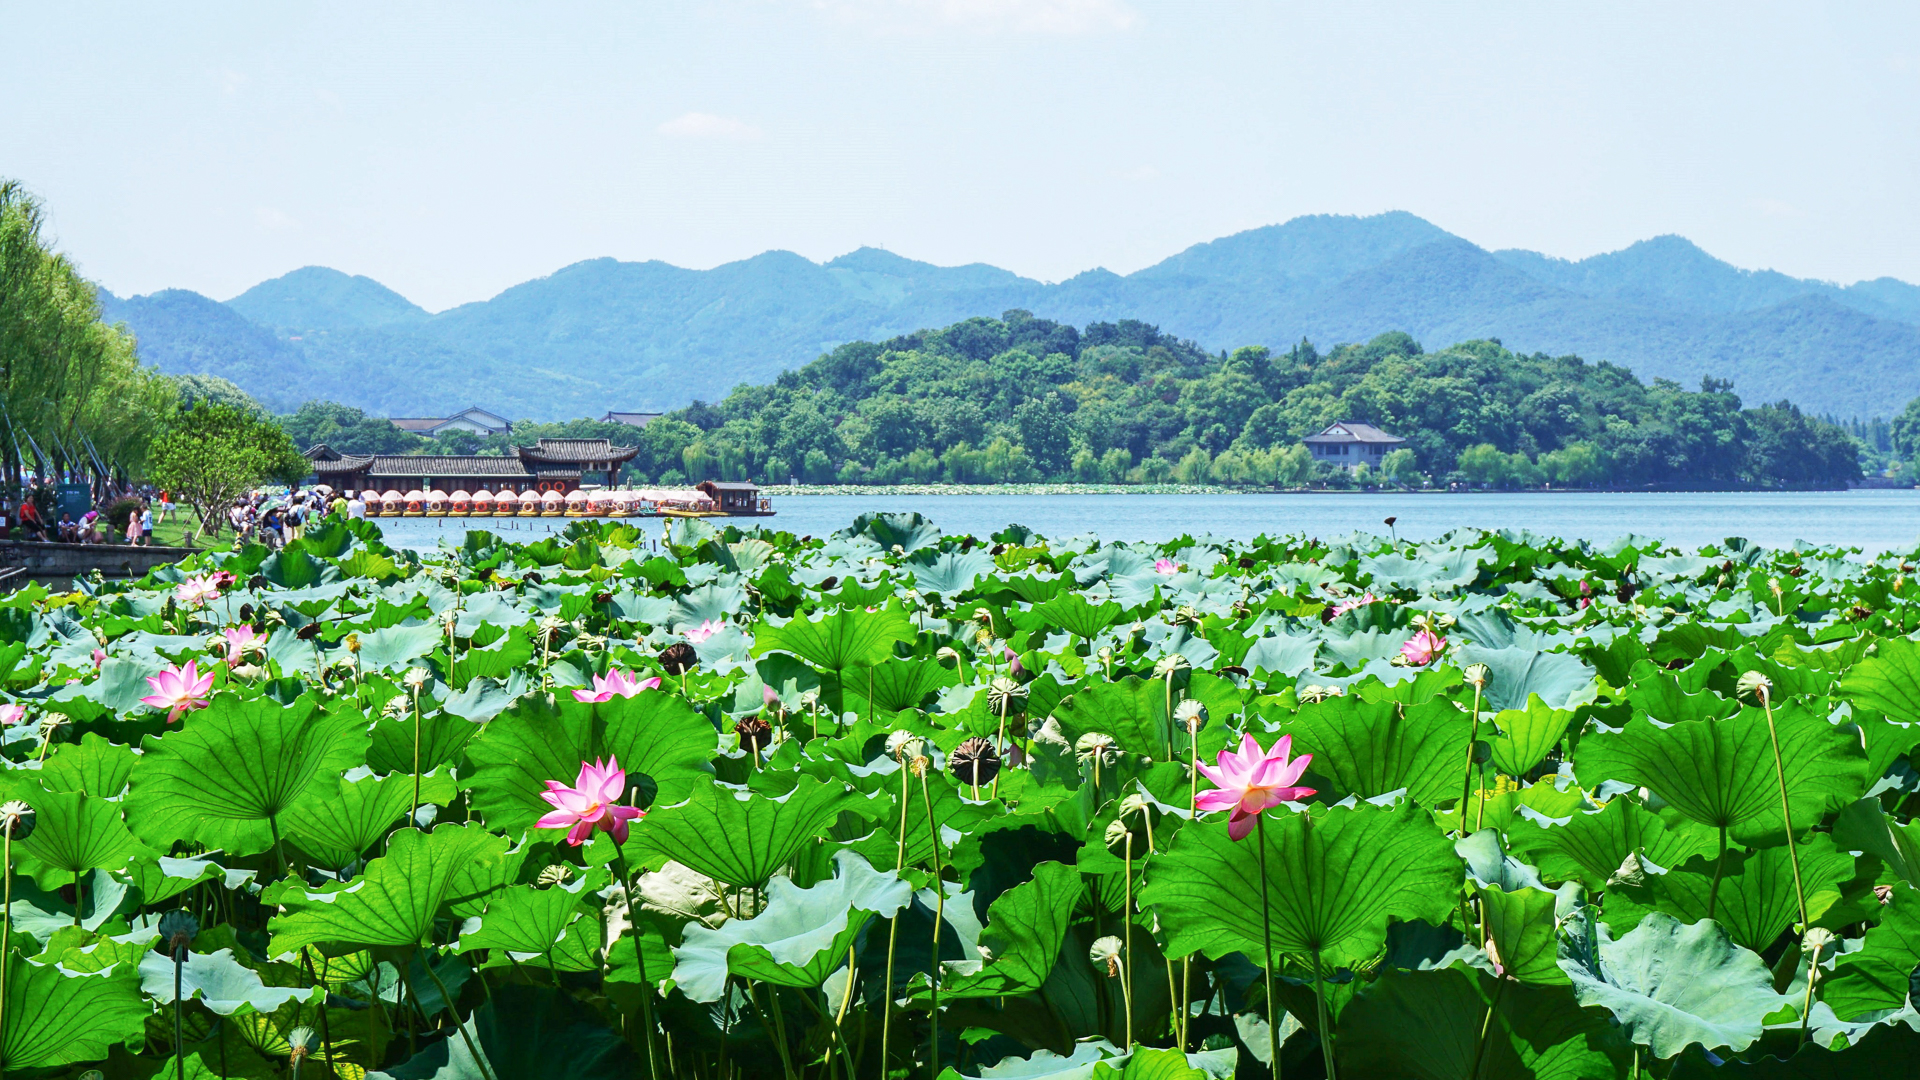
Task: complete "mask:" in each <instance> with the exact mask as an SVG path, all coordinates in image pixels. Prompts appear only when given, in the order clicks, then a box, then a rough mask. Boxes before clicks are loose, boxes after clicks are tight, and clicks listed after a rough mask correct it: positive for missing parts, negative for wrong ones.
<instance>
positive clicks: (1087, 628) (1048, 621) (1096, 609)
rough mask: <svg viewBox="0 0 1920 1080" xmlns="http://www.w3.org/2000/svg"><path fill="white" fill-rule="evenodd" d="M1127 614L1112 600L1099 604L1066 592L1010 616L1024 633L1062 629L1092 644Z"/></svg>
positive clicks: (1077, 594)
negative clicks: (1102, 632)
mask: <svg viewBox="0 0 1920 1080" xmlns="http://www.w3.org/2000/svg"><path fill="white" fill-rule="evenodd" d="M1125 614H1126V609H1125V608H1122V607H1121V606H1120V605H1119V604H1116V603H1114V602H1113V601H1111V600H1103V601H1101V602H1100V603H1098V604H1095V603H1093V602H1092V601H1089V600H1088V599H1087V597H1086V594H1084V593H1078V592H1063V593H1061V594H1060V595H1058V596H1055V597H1053V598H1051V599H1049V600H1045V601H1043V602H1041V603H1038V604H1035V605H1033V606H1032V607H1030V608H1025V609H1021V610H1015V611H1010V612H1008V613H1007V617H1008V618H1009V619H1011V620H1012V621H1013V625H1015V626H1017V627H1019V628H1020V629H1022V630H1040V629H1059V630H1064V631H1066V632H1067V633H1069V634H1073V635H1074V636H1076V637H1078V638H1080V639H1081V640H1083V641H1092V640H1093V639H1094V638H1095V637H1096V636H1098V635H1099V633H1100V631H1102V630H1105V629H1106V628H1107V627H1109V626H1112V625H1113V624H1114V623H1117V622H1119V621H1120V619H1121V617H1122V616H1124V615H1125Z"/></svg>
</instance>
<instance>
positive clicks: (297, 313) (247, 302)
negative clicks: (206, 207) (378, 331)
mask: <svg viewBox="0 0 1920 1080" xmlns="http://www.w3.org/2000/svg"><path fill="white" fill-rule="evenodd" d="M227 306H228V307H231V308H232V309H233V310H235V311H237V312H239V313H240V314H242V315H244V316H246V318H247V320H248V321H250V322H253V323H257V324H258V325H260V326H272V327H279V328H281V329H285V330H347V329H358V328H362V327H369V326H387V325H390V324H393V323H408V322H421V321H423V320H425V319H426V318H427V312H426V311H425V309H423V308H421V307H420V306H419V305H417V304H415V303H413V302H412V301H411V300H408V299H407V298H406V297H404V296H401V295H400V294H399V293H397V292H394V291H393V290H392V289H389V288H387V287H386V286H385V285H382V284H380V283H379V282H377V281H375V280H373V279H372V278H370V277H365V276H362V275H358V274H343V273H341V272H340V271H338V270H334V269H331V268H329V267H325V266H303V267H301V268H300V269H298V270H295V271H293V272H291V273H287V274H282V275H280V276H279V277H277V278H274V279H272V280H271V281H263V282H261V283H260V284H258V285H255V286H254V287H253V288H251V289H248V290H247V291H246V292H243V293H241V294H240V295H239V296H236V297H234V298H233V299H231V300H229V301H227Z"/></svg>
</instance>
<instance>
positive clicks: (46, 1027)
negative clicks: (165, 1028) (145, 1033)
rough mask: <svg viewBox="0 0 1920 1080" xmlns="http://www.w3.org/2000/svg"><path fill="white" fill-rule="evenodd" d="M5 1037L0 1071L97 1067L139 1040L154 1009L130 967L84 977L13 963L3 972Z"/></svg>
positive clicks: (50, 967)
mask: <svg viewBox="0 0 1920 1080" xmlns="http://www.w3.org/2000/svg"><path fill="white" fill-rule="evenodd" d="M6 995H7V997H6V1005H7V1007H6V1021H7V1024H6V1033H5V1040H4V1042H0V1069H8V1070H11V1069H40V1068H51V1067H53V1066H56V1065H67V1064H70V1063H72V1062H76V1061H97V1060H99V1059H101V1058H104V1057H106V1056H107V1051H108V1050H109V1049H111V1048H112V1047H113V1046H114V1044H116V1043H124V1042H126V1041H127V1040H129V1039H137V1038H138V1037H139V1036H140V1033H141V1030H142V1028H143V1027H144V1026H145V1024H146V1020H147V1017H148V1016H149V1015H151V1013H152V1011H153V1009H152V1006H150V1005H148V1004H147V1002H146V1000H145V999H144V998H142V997H141V996H140V976H139V973H138V972H136V971H135V970H134V969H133V967H132V966H131V965H125V964H117V965H114V966H113V967H111V968H109V969H107V970H104V971H101V972H97V973H87V974H73V973H70V972H68V971H66V970H64V969H63V968H61V967H60V965H58V964H40V963H35V962H34V961H32V960H26V959H23V958H20V957H16V958H14V959H13V961H12V962H11V963H10V964H9V965H8V966H7V985H6Z"/></svg>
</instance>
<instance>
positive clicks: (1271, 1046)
mask: <svg viewBox="0 0 1920 1080" xmlns="http://www.w3.org/2000/svg"><path fill="white" fill-rule="evenodd" d="M1253 829H1254V836H1253V839H1254V843H1255V844H1256V845H1258V847H1259V850H1260V948H1261V959H1262V961H1263V963H1262V966H1261V973H1262V975H1263V976H1264V977H1265V979H1266V995H1267V1062H1268V1064H1267V1069H1268V1073H1269V1075H1271V1076H1272V1077H1273V1078H1274V1080H1279V1078H1280V1024H1279V1021H1278V1020H1276V1019H1275V1017H1274V1002H1273V906H1272V905H1271V904H1270V903H1269V902H1268V900H1267V815H1266V814H1265V813H1259V814H1255V815H1254V816H1253ZM1314 955H1315V956H1316V957H1318V956H1319V954H1318V953H1315V954H1314ZM1315 963H1316V965H1317V964H1318V961H1317V960H1316V961H1315ZM1315 970H1316V971H1318V970H1319V969H1318V967H1317V966H1316V968H1315ZM1314 992H1315V993H1318V992H1319V984H1318V983H1317V982H1316V983H1315V984H1314ZM1329 1075H1331V1074H1329Z"/></svg>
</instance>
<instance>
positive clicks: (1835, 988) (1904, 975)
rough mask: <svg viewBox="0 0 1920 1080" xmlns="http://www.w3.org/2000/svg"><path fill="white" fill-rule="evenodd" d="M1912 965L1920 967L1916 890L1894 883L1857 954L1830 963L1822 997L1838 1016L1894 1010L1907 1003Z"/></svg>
mask: <svg viewBox="0 0 1920 1080" xmlns="http://www.w3.org/2000/svg"><path fill="white" fill-rule="evenodd" d="M1916 968H1920V889H1915V888H1914V887H1913V886H1912V885H1896V886H1894V887H1893V895H1892V897H1891V898H1890V899H1889V900H1888V902H1887V905H1886V906H1885V907H1883V908H1881V915H1880V924H1879V925H1878V926H1874V927H1871V928H1869V929H1868V930H1867V936H1866V941H1865V942H1864V944H1863V945H1862V947H1861V948H1860V950H1859V951H1858V952H1850V953H1847V954H1845V955H1843V956H1841V957H1840V959H1839V960H1838V961H1836V962H1835V963H1834V966H1833V975H1832V976H1831V977H1830V978H1829V980H1828V982H1827V983H1826V984H1825V986H1824V987H1823V988H1822V989H1821V993H1820V999H1821V1000H1822V1001H1825V1002H1826V1003H1827V1004H1828V1005H1829V1006H1831V1007H1832V1009H1833V1013H1834V1015H1835V1016H1838V1017H1839V1018H1840V1019H1842V1020H1852V1019H1854V1018H1855V1017H1859V1016H1864V1015H1866V1014H1867V1013H1870V1012H1873V1011H1874V1010H1876V1009H1898V1008H1899V1007H1900V1006H1902V1005H1904V1004H1906V1003H1907V1001H1908V998H1909V995H1910V994H1911V990H1910V989H1909V987H1910V985H1911V982H1912V977H1913V972H1914V970H1915V969H1916Z"/></svg>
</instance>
